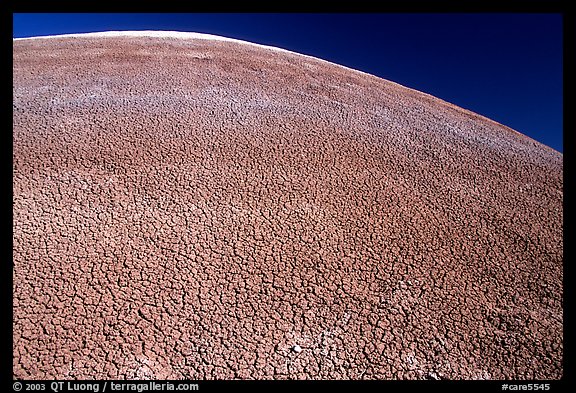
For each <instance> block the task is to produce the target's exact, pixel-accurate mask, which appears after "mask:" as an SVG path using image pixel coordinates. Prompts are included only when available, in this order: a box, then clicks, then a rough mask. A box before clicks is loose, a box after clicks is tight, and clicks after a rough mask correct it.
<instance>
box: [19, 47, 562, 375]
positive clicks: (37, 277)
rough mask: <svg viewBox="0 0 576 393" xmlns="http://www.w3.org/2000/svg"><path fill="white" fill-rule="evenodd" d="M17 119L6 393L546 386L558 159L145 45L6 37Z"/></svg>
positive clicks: (268, 73)
mask: <svg viewBox="0 0 576 393" xmlns="http://www.w3.org/2000/svg"><path fill="white" fill-rule="evenodd" d="M13 113H14V115H13V119H14V130H13V133H14V139H13V141H14V142H13V161H14V164H13V165H14V166H13V173H14V180H13V192H14V197H13V198H14V202H13V206H14V207H13V209H14V210H13V213H14V224H13V225H14V235H13V241H14V246H13V248H14V261H13V263H14V270H13V276H14V287H13V293H14V305H13V309H14V321H13V327H14V333H13V339H14V344H13V345H14V346H13V350H14V363H13V374H14V377H15V378H29V379H53V378H58V379H74V378H81V379H85V378H114V379H124V378H191V379H196V378H208V379H212V378H258V379H260V378H279V379H282V378H312V379H320V378H322V379H326V378H328V379H332V378H346V379H360V378H367V379H380V378H384V379H454V378H464V379H501V378H513V379H532V378H538V379H556V378H560V377H561V376H562V372H563V368H562V356H563V338H562V336H563V332H562V319H563V304H562V302H563V300H562V291H563V289H562V275H563V271H562V259H563V240H562V227H563V218H562V214H563V208H562V199H563V180H562V171H563V157H562V155H561V154H560V153H558V152H556V151H554V150H552V149H550V148H547V147H545V146H543V145H541V144H539V143H537V142H535V141H533V140H531V139H529V138H527V137H525V136H523V135H521V134H519V133H517V132H515V131H513V130H511V129H509V128H507V127H504V126H502V125H500V124H498V123H495V122H493V121H491V120H488V119H486V118H484V117H481V116H479V115H476V114H474V113H471V112H469V111H466V110H463V109H461V108H458V107H456V106H454V105H451V104H448V103H446V102H443V101H441V100H439V99H436V98H434V97H431V96H429V95H426V94H423V93H420V92H417V91H414V90H410V89H407V88H404V87H402V86H400V85H397V84H395V83H391V82H389V81H386V80H382V79H379V78H377V77H374V76H370V75H367V74H363V73H360V72H357V71H353V70H350V69H347V68H344V67H340V66H336V65H334V64H330V63H327V62H324V61H320V60H317V59H313V58H309V57H305V56H301V55H297V54H293V53H287V52H282V51H275V50H271V49H267V48H263V47H259V46H254V45H248V44H242V43H236V42H227V41H214V40H200V39H182V38H158V37H91V36H85V37H62V38H51V39H29V40H15V41H14V98H13ZM296 345H298V346H299V347H300V349H301V351H295V350H294V346H296Z"/></svg>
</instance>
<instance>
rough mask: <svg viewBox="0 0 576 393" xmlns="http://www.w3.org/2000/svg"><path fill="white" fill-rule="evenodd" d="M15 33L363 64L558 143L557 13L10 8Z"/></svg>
mask: <svg viewBox="0 0 576 393" xmlns="http://www.w3.org/2000/svg"><path fill="white" fill-rule="evenodd" d="M13 20H14V27H13V33H14V34H13V36H14V37H15V38H16V37H30V36H38V35H49V34H63V33H80V32H93V31H106V30H178V31H193V32H200V33H209V34H217V35H222V36H226V37H232V38H237V39H241V40H246V41H252V42H256V43H260V44H266V45H273V46H278V47H281V48H285V49H288V50H292V51H295V52H300V53H304V54H307V55H311V56H315V57H319V58H322V59H325V60H329V61H332V62H335V63H338V64H342V65H345V66H348V67H351V68H355V69H358V70H362V71H365V72H369V73H371V74H374V75H377V76H380V77H382V78H385V79H389V80H392V81H394V82H397V83H400V84H402V85H405V86H408V87H411V88H414V89H417V90H421V91H423V92H426V93H429V94H432V95H434V96H436V97H439V98H442V99H444V100H446V101H449V102H451V103H454V104H456V105H459V106H461V107H463V108H466V109H470V110H472V111H474V112H477V113H480V114H482V115H484V116H487V117H489V118H491V119H494V120H496V121H498V122H500V123H502V124H505V125H507V126H509V127H512V128H514V129H516V130H518V131H519V132H522V133H523V134H526V135H528V136H530V137H532V138H534V139H536V140H538V141H539V142H541V143H544V144H546V145H548V146H550V147H552V148H554V149H556V150H558V151H560V152H563V134H562V125H563V123H562V121H563V118H562V117H563V116H562V88H563V83H562V62H563V58H562V56H563V43H562V40H563V36H562V31H563V27H562V15H561V14H535V13H532V14H530V13H520V14H514V13H506V14H481V13H478V14H14V18H13Z"/></svg>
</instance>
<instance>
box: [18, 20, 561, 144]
mask: <svg viewBox="0 0 576 393" xmlns="http://www.w3.org/2000/svg"><path fill="white" fill-rule="evenodd" d="M122 36H124V37H152V38H173V39H198V40H206V41H209V40H211V41H223V42H232V43H236V44H245V45H251V46H256V47H259V48H262V49H267V50H273V51H277V52H283V53H289V54H293V55H297V56H303V57H307V58H310V59H313V60H316V61H321V62H325V63H328V64H330V65H334V66H337V67H342V68H344V69H347V70H350V71H354V72H359V73H361V74H363V75H367V76H369V77H373V78H377V79H380V80H383V81H385V82H387V83H391V84H393V85H397V86H399V87H401V88H404V89H407V90H410V91H413V92H416V93H418V94H422V95H424V96H427V97H431V98H433V99H435V100H438V101H440V102H442V103H444V104H445V105H447V106H451V107H453V108H456V109H459V110H462V111H465V112H468V113H471V114H473V115H475V116H480V117H482V118H484V119H487V120H489V121H490V122H493V123H496V124H498V125H499V126H501V127H504V128H507V129H509V130H511V131H513V132H515V133H517V134H520V135H521V136H523V137H525V138H529V139H531V140H533V141H535V142H537V143H539V144H541V145H543V146H546V147H548V148H550V149H552V150H554V151H556V152H558V151H557V150H556V149H554V148H552V147H550V146H548V145H545V144H543V143H542V142H539V141H537V140H535V139H534V138H532V137H530V136H528V135H526V134H523V133H521V132H520V131H517V130H515V129H514V128H512V127H510V126H507V125H505V124H502V123H500V122H498V121H496V120H494V119H491V118H489V117H487V116H484V115H482V114H480V113H477V112H474V111H473V110H470V109H466V108H463V107H461V106H459V105H457V104H454V103H451V102H449V101H446V100H444V99H442V98H439V97H436V96H434V95H432V94H429V93H426V92H423V91H421V90H417V89H414V88H411V87H408V86H404V85H402V84H400V83H398V82H394V81H391V80H389V79H386V78H382V77H380V76H378V75H374V74H370V73H368V72H365V71H361V70H358V69H355V68H351V67H347V66H345V65H342V64H338V63H334V62H332V61H329V60H325V59H322V58H320V57H315V56H311V55H306V54H303V53H299V52H295V51H291V50H288V49H284V48H280V47H277V46H271V45H264V44H258V43H255V42H251V41H245V40H240V39H237V38H230V37H225V36H220V35H216V34H209V33H198V32H190V31H176V30H107V31H97V32H89V33H65V34H54V35H45V36H34V37H18V38H12V40H13V41H22V40H32V39H53V38H83V37H96V38H99V37H102V38H111V37H122ZM558 153H560V154H563V153H561V152H558Z"/></svg>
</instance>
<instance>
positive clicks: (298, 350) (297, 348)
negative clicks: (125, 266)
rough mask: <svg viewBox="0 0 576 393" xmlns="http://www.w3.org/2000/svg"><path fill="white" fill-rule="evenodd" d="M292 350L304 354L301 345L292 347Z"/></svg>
mask: <svg viewBox="0 0 576 393" xmlns="http://www.w3.org/2000/svg"><path fill="white" fill-rule="evenodd" d="M292 350H293V351H294V352H296V353H300V352H302V347H301V346H300V345H294V346H293V347H292Z"/></svg>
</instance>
